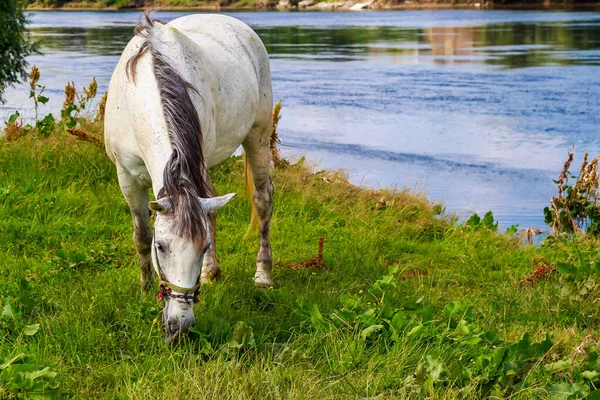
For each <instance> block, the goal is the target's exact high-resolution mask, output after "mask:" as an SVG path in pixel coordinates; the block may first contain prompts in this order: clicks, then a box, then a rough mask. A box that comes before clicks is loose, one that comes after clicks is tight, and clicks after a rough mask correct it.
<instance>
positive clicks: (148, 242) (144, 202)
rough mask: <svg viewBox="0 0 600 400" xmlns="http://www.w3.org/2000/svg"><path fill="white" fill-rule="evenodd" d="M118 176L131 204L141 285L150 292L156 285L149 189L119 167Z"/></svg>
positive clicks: (123, 191)
mask: <svg viewBox="0 0 600 400" xmlns="http://www.w3.org/2000/svg"><path fill="white" fill-rule="evenodd" d="M117 176H118V178H119V186H120V187H121V192H122V193H123V196H124V197H125V200H126V201H127V204H129V209H130V211H131V216H132V218H133V242H134V243H135V248H136V250H137V253H138V258H139V260H140V272H141V277H140V285H141V287H142V290H143V291H149V290H151V289H152V285H153V283H154V272H153V271H152V258H151V248H152V230H151V229H150V209H149V208H148V202H149V201H150V197H149V195H148V188H146V187H144V186H143V185H142V184H141V183H140V182H139V181H138V180H137V179H135V178H134V177H132V176H131V175H130V174H129V173H127V172H126V171H124V170H123V169H122V168H120V167H118V166H117Z"/></svg>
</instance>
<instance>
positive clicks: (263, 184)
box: [243, 124, 273, 286]
mask: <svg viewBox="0 0 600 400" xmlns="http://www.w3.org/2000/svg"><path fill="white" fill-rule="evenodd" d="M270 130H271V126H270V124H265V125H262V126H255V127H253V128H252V131H251V132H250V135H248V137H247V138H246V140H245V141H244V143H243V146H244V150H245V151H246V157H247V162H248V165H247V167H250V172H251V173H252V180H253V185H254V195H253V197H252V200H253V202H254V207H255V209H256V213H257V215H258V226H259V234H260V248H259V250H258V255H257V257H256V274H255V275H254V283H255V284H256V285H257V286H271V285H273V282H272V281H271V269H272V267H273V255H272V252H271V216H272V214H273V183H272V182H271V176H270V174H269V172H270V168H271V149H270V147H269V134H270Z"/></svg>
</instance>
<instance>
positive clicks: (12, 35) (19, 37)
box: [0, 0, 40, 103]
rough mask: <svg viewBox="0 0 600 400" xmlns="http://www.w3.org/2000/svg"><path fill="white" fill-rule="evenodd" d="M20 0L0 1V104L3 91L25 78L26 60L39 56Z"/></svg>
mask: <svg viewBox="0 0 600 400" xmlns="http://www.w3.org/2000/svg"><path fill="white" fill-rule="evenodd" d="M26 24H27V19H26V18H25V13H24V12H23V7H22V2H21V0H0V103H4V101H5V99H4V89H6V88H7V87H8V86H13V85H14V84H15V83H17V82H19V81H20V80H21V79H25V77H26V76H27V71H26V69H27V64H28V63H27V59H26V57H27V56H29V55H31V54H40V51H39V44H38V43H34V42H32V41H31V37H30V36H29V33H28V32H27V29H26V27H25V25H26Z"/></svg>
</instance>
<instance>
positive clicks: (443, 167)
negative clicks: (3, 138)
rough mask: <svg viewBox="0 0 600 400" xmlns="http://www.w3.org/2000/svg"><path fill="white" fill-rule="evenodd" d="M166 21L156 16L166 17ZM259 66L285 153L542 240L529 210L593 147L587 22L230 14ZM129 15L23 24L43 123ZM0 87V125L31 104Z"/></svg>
mask: <svg viewBox="0 0 600 400" xmlns="http://www.w3.org/2000/svg"><path fill="white" fill-rule="evenodd" d="M184 14H185V13H181V12H161V13H159V15H158V17H159V18H161V19H165V20H171V19H173V18H176V17H178V16H181V15H184ZM230 15H232V16H234V17H236V18H239V19H241V20H242V21H245V22H247V23H248V24H250V25H251V26H252V27H253V28H254V29H255V30H256V31H257V33H258V34H259V35H260V37H261V38H262V39H263V41H264V42H265V45H266V46H267V50H268V51H269V53H270V55H271V69H272V76H273V90H274V97H275V99H276V100H277V99H283V111H282V115H283V117H282V120H281V122H280V125H279V132H280V136H281V139H282V141H283V144H282V150H283V152H284V154H285V155H287V156H289V157H296V158H297V157H299V156H300V155H306V156H307V158H308V159H310V160H313V161H314V162H315V163H316V164H318V165H319V167H320V168H321V167H322V168H344V169H346V170H347V171H348V172H349V175H350V178H351V180H352V181H353V182H354V183H356V184H360V185H364V186H369V187H375V188H379V187H391V186H393V187H398V188H409V189H411V190H414V191H418V192H424V193H426V194H427V196H428V197H429V198H431V199H432V200H434V201H441V202H443V203H444V205H445V206H446V209H447V212H454V213H456V214H458V215H459V216H461V217H466V216H469V215H470V214H471V213H474V212H477V213H480V214H482V213H485V212H486V211H488V210H492V211H493V212H494V215H495V217H496V218H497V219H498V220H499V221H500V223H501V226H502V227H508V226H510V225H512V224H519V226H520V227H521V228H524V227H538V228H542V229H545V227H544V221H543V213H542V210H543V207H545V206H546V205H547V204H548V202H549V199H550V197H551V196H552V195H553V194H554V193H555V185H554V183H553V182H552V179H555V178H556V177H557V176H558V174H559V172H560V169H561V166H562V163H563V162H564V160H565V159H566V157H567V153H568V151H569V149H570V147H571V145H575V148H576V151H578V154H577V160H580V159H581V156H582V153H583V152H584V151H589V152H590V153H591V154H592V155H596V154H597V153H599V152H600V14H598V13H592V12H549V11H542V12H540V11H484V10H469V11H464V10H454V11H447V10H445V11H394V12H359V13H352V12H344V13H342V12H339V13H326V12H320V13H317V12H235V13H230ZM138 17H139V13H138V12H77V11H73V12H70V11H69V12H67V11H49V12H35V13H31V14H29V19H30V21H31V28H32V32H33V36H34V38H35V39H41V40H42V50H43V52H44V53H45V55H44V56H35V57H31V59H30V61H31V62H32V63H35V64H37V66H38V67H39V68H40V70H41V73H42V79H41V82H40V83H41V84H43V85H45V86H46V90H45V93H46V94H47V96H48V97H50V102H49V103H48V104H47V105H46V106H43V107H42V110H41V112H42V113H45V112H49V111H52V112H54V113H55V115H56V114H58V110H60V108H61V105H62V101H63V93H62V90H63V88H64V85H65V84H66V82H67V81H74V82H75V83H76V85H77V86H78V87H79V88H81V87H82V86H83V85H87V84H88V83H89V82H90V81H91V79H92V77H94V76H95V77H96V78H97V80H98V84H99V90H100V91H104V90H106V87H107V86H108V82H109V79H110V75H111V73H112V70H113V68H114V66H115V64H116V63H117V61H118V58H119V55H120V52H121V50H122V49H123V47H124V46H125V45H126V43H127V42H128V40H129V39H130V38H131V35H132V28H133V26H134V24H135V21H136V20H137V19H138ZM27 97H28V88H27V86H26V85H21V86H18V87H16V88H14V89H9V90H8V91H7V103H6V104H4V105H0V117H2V118H3V119H5V118H6V117H7V116H8V115H9V114H10V113H12V111H13V110H14V109H16V108H18V109H20V110H22V112H21V113H22V114H23V115H25V116H26V117H31V116H32V113H33V112H32V109H31V104H30V100H29V99H28V98H27Z"/></svg>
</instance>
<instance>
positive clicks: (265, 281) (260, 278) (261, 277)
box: [254, 272, 273, 287]
mask: <svg viewBox="0 0 600 400" xmlns="http://www.w3.org/2000/svg"><path fill="white" fill-rule="evenodd" d="M254 285H256V286H262V287H269V286H273V281H271V277H270V276H269V273H267V272H257V273H256V274H255V275H254Z"/></svg>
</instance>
